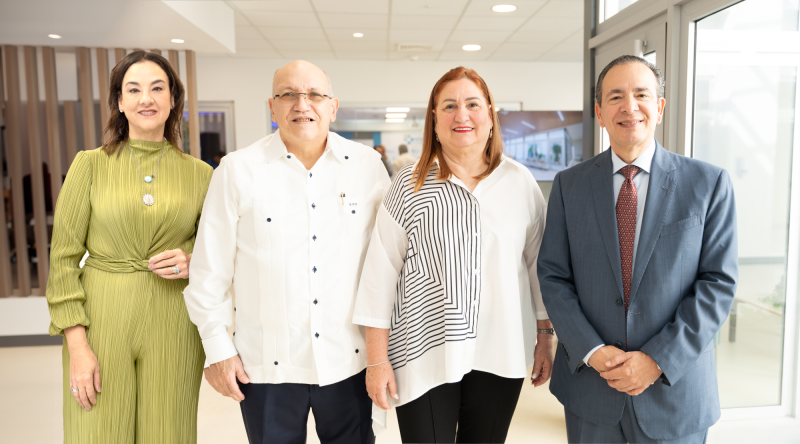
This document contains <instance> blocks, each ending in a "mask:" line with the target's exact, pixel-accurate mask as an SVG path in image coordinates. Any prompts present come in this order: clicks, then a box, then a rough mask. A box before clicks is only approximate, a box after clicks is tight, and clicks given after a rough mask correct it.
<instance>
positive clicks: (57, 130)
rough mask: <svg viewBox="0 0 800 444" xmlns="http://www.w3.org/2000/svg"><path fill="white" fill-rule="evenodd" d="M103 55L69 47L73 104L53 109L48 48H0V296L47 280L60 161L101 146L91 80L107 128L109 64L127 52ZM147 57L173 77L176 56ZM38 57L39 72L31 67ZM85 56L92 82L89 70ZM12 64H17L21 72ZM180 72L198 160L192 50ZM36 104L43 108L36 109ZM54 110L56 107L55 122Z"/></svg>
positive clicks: (52, 61) (53, 73) (25, 292)
mask: <svg viewBox="0 0 800 444" xmlns="http://www.w3.org/2000/svg"><path fill="white" fill-rule="evenodd" d="M109 51H110V50H109V49H108V48H95V51H92V50H91V49H90V48H75V54H76V59H77V62H78V64H77V67H78V86H79V97H80V101H79V102H75V101H71V100H64V101H61V102H59V100H58V87H57V76H58V72H57V69H56V57H55V52H56V51H55V50H54V49H53V48H52V47H41V48H37V47H33V46H25V47H17V46H11V45H5V46H2V47H0V110H2V111H3V112H2V115H3V116H5V119H6V120H5V122H3V123H4V125H5V127H6V131H5V133H4V140H3V147H4V150H3V151H4V155H5V157H6V159H5V160H6V163H7V166H8V168H7V170H8V174H9V175H10V184H11V189H10V190H7V191H6V195H5V196H4V199H5V201H6V202H7V203H10V206H9V207H7V206H6V205H5V204H4V205H0V223H3V224H6V221H9V222H10V224H8V225H9V226H10V228H8V229H6V234H0V297H8V296H12V295H18V296H30V295H40V296H42V295H44V288H45V287H46V285H47V277H48V274H49V257H48V256H49V243H50V237H51V233H50V231H51V230H50V225H51V224H52V220H53V212H52V208H55V205H56V201H57V199H58V195H59V193H60V191H61V185H62V178H63V176H64V175H65V171H64V170H63V168H62V158H65V159H66V163H67V164H70V163H71V162H72V160H73V159H74V158H75V156H76V155H77V152H78V151H79V150H90V149H95V148H97V147H98V146H99V145H100V144H101V143H102V141H101V140H98V139H97V134H98V130H99V129H100V128H97V124H96V117H95V106H96V105H95V103H96V101H95V100H94V92H93V90H94V85H95V81H96V82H97V83H96V85H97V87H98V91H99V102H100V122H101V126H104V125H105V123H106V122H107V120H108V116H109V113H110V112H117V110H116V109H115V108H114V109H109V107H108V95H109V81H110V64H113V65H116V64H117V63H119V62H120V61H121V60H122V59H123V58H124V57H125V56H126V55H127V50H125V49H122V48H114V49H113V52H112V54H113V60H109ZM152 51H153V52H155V53H157V54H159V55H161V54H164V55H165V56H166V57H167V58H168V60H169V62H170V63H171V64H172V65H173V67H175V69H176V70H179V67H178V51H175V50H169V51H167V52H165V51H162V50H152ZM39 53H40V54H39ZM93 53H94V54H93ZM40 55H41V66H39V65H40V63H39V59H40ZM93 55H94V62H95V63H94V65H95V66H96V71H95V72H94V74H96V76H95V75H93V70H92V66H93V63H92V58H93V57H92V56H93ZM20 56H22V57H20ZM20 59H22V60H24V62H23V63H22V66H20ZM109 62H110V63H109ZM185 70H186V72H185V75H186V79H187V84H186V85H185V87H186V91H187V101H188V104H189V106H188V110H189V134H190V136H189V139H190V140H189V142H190V152H191V154H192V155H193V156H195V157H199V156H200V137H199V130H200V128H199V118H198V117H199V114H198V103H197V73H196V59H195V54H194V52H192V51H186V67H185ZM42 74H43V75H42ZM21 75H24V76H25V85H26V86H25V98H26V101H25V102H24V107H23V102H22V91H21V84H22V82H21V77H20V76H21ZM40 75H41V78H42V79H43V80H44V95H45V96H44V97H43V98H40V97H39V95H40V94H39V79H40ZM95 77H96V78H95ZM40 99H41V100H42V101H43V102H44V107H43V108H42V106H41V101H40ZM59 103H61V105H62V106H63V120H62V118H61V112H60V105H59ZM42 109H44V113H42ZM23 112H25V114H24V115H25V117H26V118H27V120H26V122H25V123H23V120H22V118H21V116H22V113H23ZM79 117H80V118H79ZM79 122H80V123H79ZM62 126H63V132H62ZM23 135H27V144H25V145H24V146H23ZM43 135H46V137H43ZM79 135H82V137H80V139H82V141H83V143H82V144H81V145H80V146H79ZM45 143H46V149H45ZM45 160H46V162H45ZM45 163H46V164H47V168H48V171H49V176H48V178H49V182H50V186H49V188H48V187H46V185H45V184H46V181H45V175H44V169H43V165H44V164H45ZM25 171H30V181H31V187H30V193H31V196H30V199H31V201H32V203H33V210H32V212H31V213H26V208H25V207H26V205H25V198H26V196H25V192H24V189H23V180H24V177H23V174H24V172H25ZM48 194H49V195H50V197H51V203H52V208H51V209H50V211H48V206H47V197H46V196H47V195H48ZM7 210H10V211H7ZM8 213H10V214H8ZM30 228H32V230H30ZM29 231H30V233H29ZM12 241H13V244H12ZM29 251H35V257H36V261H35V262H36V267H35V268H34V269H32V267H31V265H30V264H31V262H32V261H31V257H30V254H29ZM12 257H13V258H14V261H13V263H12Z"/></svg>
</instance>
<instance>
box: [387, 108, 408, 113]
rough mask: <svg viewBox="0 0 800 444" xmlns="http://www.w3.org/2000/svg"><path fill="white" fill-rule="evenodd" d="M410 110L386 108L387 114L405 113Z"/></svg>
mask: <svg viewBox="0 0 800 444" xmlns="http://www.w3.org/2000/svg"><path fill="white" fill-rule="evenodd" d="M409 111H411V108H386V112H387V113H407V112H409Z"/></svg>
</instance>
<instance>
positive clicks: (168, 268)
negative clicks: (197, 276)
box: [147, 248, 192, 279]
mask: <svg viewBox="0 0 800 444" xmlns="http://www.w3.org/2000/svg"><path fill="white" fill-rule="evenodd" d="M191 261H192V255H191V254H186V253H184V252H183V250H181V249H180V248H178V249H175V250H167V251H165V252H163V253H161V254H157V255H155V256H153V257H151V258H150V261H149V262H150V265H148V266H147V268H149V269H150V270H152V271H153V273H155V274H157V275H159V276H161V277H162V278H164V279H189V262H191ZM176 266H177V267H178V273H175V269H174V267H176Z"/></svg>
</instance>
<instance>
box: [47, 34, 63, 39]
mask: <svg viewBox="0 0 800 444" xmlns="http://www.w3.org/2000/svg"><path fill="white" fill-rule="evenodd" d="M47 36H48V37H50V38H51V39H60V38H61V36H60V35H58V34H47Z"/></svg>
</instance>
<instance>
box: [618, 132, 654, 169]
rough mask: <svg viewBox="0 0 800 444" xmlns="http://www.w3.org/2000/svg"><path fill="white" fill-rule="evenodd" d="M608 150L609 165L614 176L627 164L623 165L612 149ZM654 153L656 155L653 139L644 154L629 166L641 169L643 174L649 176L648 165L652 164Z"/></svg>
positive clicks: (622, 161)
mask: <svg viewBox="0 0 800 444" xmlns="http://www.w3.org/2000/svg"><path fill="white" fill-rule="evenodd" d="M609 149H610V150H611V164H612V165H613V168H614V174H616V173H617V172H618V171H619V170H621V169H622V168H624V167H625V166H627V165H628V164H627V163H625V161H624V160H622V159H620V158H619V156H617V153H615V152H614V150H613V149H611V148H609ZM655 153H656V140H655V139H653V141H652V142H651V143H650V146H649V147H647V149H646V150H644V152H643V153H642V154H641V155H640V156H639V157H637V158H636V160H634V161H633V163H632V164H631V165H636V166H637V167H639V168H641V169H642V170H643V171H644V172H646V173H648V174H649V173H650V165H651V164H652V163H653V155H654V154H655Z"/></svg>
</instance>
